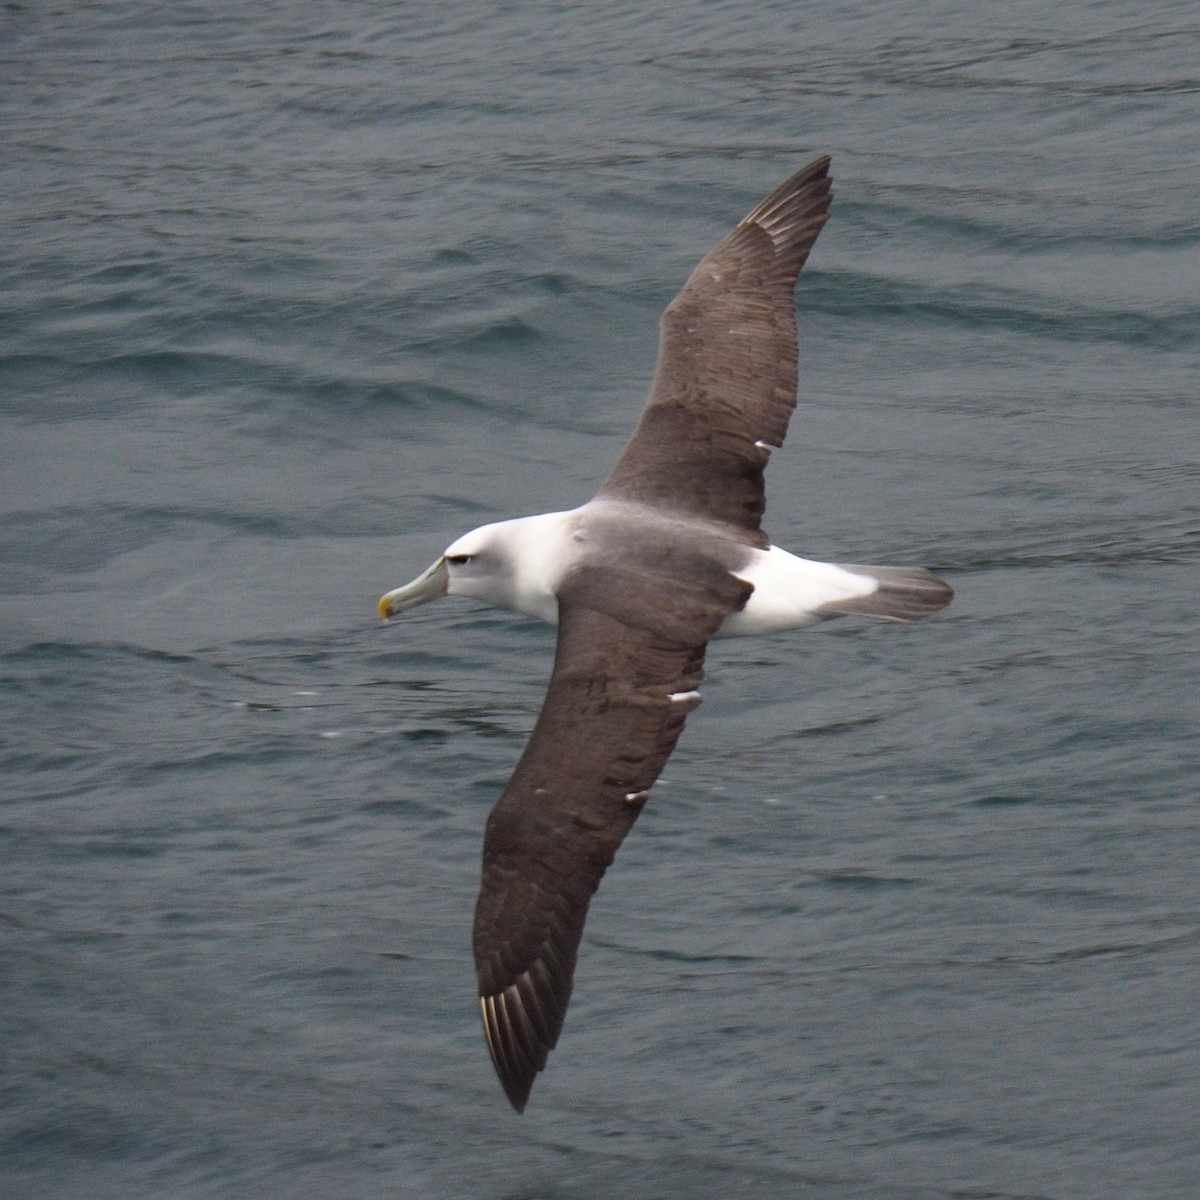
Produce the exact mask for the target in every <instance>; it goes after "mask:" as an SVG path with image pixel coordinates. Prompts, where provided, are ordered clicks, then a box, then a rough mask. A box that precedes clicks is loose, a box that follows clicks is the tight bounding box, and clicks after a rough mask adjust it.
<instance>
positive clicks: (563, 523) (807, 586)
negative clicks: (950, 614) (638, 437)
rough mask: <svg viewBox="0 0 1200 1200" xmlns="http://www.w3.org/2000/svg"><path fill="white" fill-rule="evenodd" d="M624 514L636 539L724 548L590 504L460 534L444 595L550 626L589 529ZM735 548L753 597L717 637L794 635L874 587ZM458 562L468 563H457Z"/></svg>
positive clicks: (604, 529)
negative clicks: (639, 530)
mask: <svg viewBox="0 0 1200 1200" xmlns="http://www.w3.org/2000/svg"><path fill="white" fill-rule="evenodd" d="M635 508H636V509H637V511H636V512H635V511H633V510H634V509H635ZM623 509H628V510H629V512H628V515H629V517H630V518H631V521H632V523H631V535H632V534H634V533H636V524H637V521H639V520H652V521H667V520H670V521H674V522H675V523H678V524H679V526H680V533H681V534H682V535H684V536H686V535H687V534H689V533H691V534H692V535H693V536H695V534H697V533H698V534H700V535H701V536H704V535H708V536H710V537H713V538H714V539H722V540H726V542H727V539H723V537H722V534H721V533H720V531H717V530H714V529H713V528H712V527H710V526H707V525H704V524H703V523H700V522H689V521H684V520H680V519H678V518H663V517H662V516H661V514H656V513H653V511H652V510H645V509H641V508H640V506H632V505H629V506H626V505H621V504H619V503H616V502H613V501H603V500H594V501H592V502H591V503H590V504H585V505H584V506H583V507H582V508H576V509H572V510H570V511H569V512H557V513H542V514H541V515H539V516H533V517H518V518H516V519H514V520H511V521H499V522H497V523H495V524H493V525H482V526H480V527H479V528H478V529H473V530H472V531H471V532H470V533H467V534H464V535H463V536H462V537H461V538H459V539H458V541H456V542H454V543H453V544H452V545H451V546H449V547H448V548H447V549H446V553H445V555H444V561H445V562H446V564H447V567H448V571H449V581H448V583H447V585H446V594H447V595H451V596H471V597H473V598H474V599H476V600H482V601H485V602H486V603H489V604H496V605H500V606H501V607H504V608H511V609H514V610H515V611H516V612H520V613H524V614H525V615H526V616H530V617H534V618H536V619H538V620H540V621H548V622H549V623H550V624H552V625H555V624H557V623H558V597H557V590H558V585H559V583H560V581H561V580H562V579H563V577H564V576H565V575H566V573H567V572H568V571H569V570H570V569H571V567H572V566H573V565H574V564H575V562H576V561H578V559H579V557H580V556H581V555H584V554H586V553H587V551H588V549H589V543H590V542H591V540H592V536H591V531H592V530H593V529H594V530H595V532H596V535H597V536H611V530H612V528H613V523H614V522H619V521H620V520H621V519H622V517H624V516H625V515H626V514H625V512H623V511H622V510H623ZM730 545H733V544H732V543H728V542H727V544H726V546H725V549H726V552H727V553H728V552H730V551H729V547H730ZM733 548H734V550H735V551H736V552H737V553H739V554H744V556H745V560H746V561H744V562H743V563H742V564H741V565H740V566H739V567H738V568H737V569H735V570H733V571H731V574H733V575H735V576H736V577H737V578H738V579H741V580H743V581H745V582H746V583H749V584H752V585H753V587H754V592H753V594H752V595H751V596H750V599H749V601H748V602H747V604H746V607H745V608H744V609H743V610H742V611H741V612H736V613H733V614H731V615H730V616H729V617H728V618H727V619H726V620H725V623H724V624H723V625H722V626H721V628H720V630H718V633H717V636H718V637H739V636H743V635H748V634H756V633H777V632H779V631H781V630H785V629H798V628H800V627H801V626H803V625H810V624H812V623H813V622H814V621H819V620H821V619H822V618H823V617H826V616H831V615H833V613H832V612H830V611H829V609H830V607H831V606H832V607H836V606H837V605H838V604H839V603H842V602H844V601H847V600H852V599H854V598H856V597H863V596H869V595H871V594H872V593H873V592H875V591H877V590H878V588H879V583H878V581H877V580H875V579H874V578H872V577H871V576H869V575H866V574H858V573H856V572H854V571H848V570H846V569H845V568H843V567H839V566H836V565H834V564H833V563H823V562H815V561H813V560H811V559H807V558H798V557H797V556H796V555H794V554H789V553H788V552H787V551H786V550H781V549H780V548H779V547H778V546H771V547H770V548H769V549H767V550H758V549H754V548H752V547H749V546H745V547H742V546H736V545H733ZM463 558H467V559H469V560H470V561H467V562H461V561H456V560H461V559H463ZM822 609H825V611H823V612H822V611H821V610H822Z"/></svg>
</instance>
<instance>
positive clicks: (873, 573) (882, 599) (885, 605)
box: [818, 563, 954, 621]
mask: <svg viewBox="0 0 1200 1200" xmlns="http://www.w3.org/2000/svg"><path fill="white" fill-rule="evenodd" d="M838 566H839V567H841V568H842V570H843V571H852V572H853V573H854V574H855V575H866V576H867V577H868V578H870V579H874V580H875V582H876V583H878V584H879V588H878V590H876V591H874V592H872V593H871V594H870V595H869V596H855V597H854V598H852V599H849V600H838V601H836V602H834V603H830V604H827V605H825V606H824V607H823V608H821V609H819V610H818V611H820V612H824V613H829V614H831V615H832V614H835V613H836V614H839V615H840V614H843V613H845V614H850V613H853V614H855V615H857V616H861V617H877V618H879V619H880V620H883V621H919V620H920V619H921V618H922V617H929V616H932V615H933V614H934V613H935V612H940V611H941V610H942V609H943V608H945V607H946V605H947V604H949V603H950V601H951V600H953V599H954V589H953V588H952V587H951V586H950V585H949V584H948V583H947V582H946V581H945V580H944V579H939V578H938V577H937V576H936V575H935V574H934V573H933V572H932V571H926V570H925V568H924V567H862V566H858V565H856V564H852V563H838Z"/></svg>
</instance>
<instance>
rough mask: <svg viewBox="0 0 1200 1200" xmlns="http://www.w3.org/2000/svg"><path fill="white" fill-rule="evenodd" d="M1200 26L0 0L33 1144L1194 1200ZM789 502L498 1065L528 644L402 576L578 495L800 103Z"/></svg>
mask: <svg viewBox="0 0 1200 1200" xmlns="http://www.w3.org/2000/svg"><path fill="white" fill-rule="evenodd" d="M1198 38H1200V17H1198V16H1197V15H1196V14H1195V13H1193V12H1192V11H1191V10H1190V9H1188V8H1187V7H1186V6H1176V5H1155V4H1147V3H1133V2H1132V0H1114V2H1109V3H1099V2H1096V3H1069V4H1064V5H1044V4H1032V3H1028V2H1027V0H1017V2H1015V3H1013V4H1007V5H1003V6H996V5H985V4H983V3H981V2H980V0H961V2H958V3H950V2H945V0H935V2H934V3H930V4H925V5H921V6H910V5H902V4H895V3H893V4H862V3H855V2H850V0H846V2H837V0H835V2H834V3H831V4H823V5H819V6H812V5H797V4H791V3H788V4H784V3H777V2H767V3H760V4H755V5H749V4H733V3H719V2H703V0H685V2H680V3H675V4H672V5H669V6H667V5H664V6H657V7H655V6H650V5H631V4H621V3H618V4H610V5H603V6H598V5H585V4H579V3H564V4H558V5H547V4H489V5H482V4H475V3H470V2H467V3H461V4H454V5H442V6H430V5H394V4H379V3H367V2H365V0H348V2H346V3H341V4H337V5H317V4H305V3H299V2H297V3H273V4H264V5H259V6H251V7H250V8H247V7H246V6H244V5H234V4H230V3H222V2H214V3H208V4H191V3H189V4H178V5H162V6H150V5H144V4H134V3H118V2H111V3H106V2H98V3H94V4H90V5H74V4H62V3H57V4H56V3H40V4H24V3H13V4H8V5H5V6H4V8H3V11H2V13H0V99H2V101H3V104H2V108H0V112H2V120H0V147H2V153H0V219H2V227H3V230H4V237H3V240H2V241H0V285H2V286H0V504H2V518H0V779H2V781H3V783H2V789H0V1063H2V1072H0V1194H3V1195H4V1196H5V1197H6V1198H7V1197H12V1198H13V1200H18V1198H20V1200H24V1198H26V1197H28V1198H33V1197H37V1198H46V1197H53V1198H75V1197H79V1198H84V1197H86V1198H89V1200H93V1198H105V1197H122V1198H128V1197H143V1196H144V1197H155V1198H156V1200H177V1198H183V1197H187V1198H192V1197H215V1196H221V1197H228V1196H236V1197H280V1196H287V1197H294V1198H308V1197H312V1198H317V1197H328V1196H343V1197H354V1198H359V1197H383V1196H388V1197H410V1196H420V1197H432V1198H434V1200H457V1198H460V1197H489V1198H493V1197H503V1198H505V1200H597V1198H600V1197H625V1198H629V1200H658V1198H665V1197H676V1196H685V1197H695V1198H699V1200H716V1198H718V1197H719V1198H727V1197H754V1198H758V1197H778V1196H782V1195H802V1196H805V1197H811V1198H813V1200H851V1198H853V1200H884V1198H889V1200H890V1198H896V1200H948V1198H949V1197H983V1196H988V1197H1008V1198H1017V1197H1020V1198H1022V1200H1032V1198H1034V1197H1036V1198H1038V1200H1101V1198H1108V1197H1112V1198H1114V1200H1115V1198H1122V1200H1123V1198H1128V1197H1138V1200H1153V1198H1163V1200H1166V1198H1171V1200H1175V1198H1180V1197H1185V1196H1191V1195H1195V1194H1198V1193H1200V1135H1198V1134H1197V1131H1196V1124H1197V1120H1196V1117H1197V1113H1198V1112H1200V1017H1198V1010H1200V1004H1198V1003H1197V999H1198V997H1200V866H1198V864H1200V807H1198V803H1197V800H1198V797H1197V790H1198V789H1197V779H1198V775H1200V750H1198V720H1197V718H1198V717H1200V711H1198V709H1200V705H1198V702H1197V693H1198V689H1197V679H1198V678H1200V637H1198V634H1197V596H1198V595H1200V587H1198V571H1197V567H1198V562H1200V489H1198V483H1200V454H1198V452H1197V444H1198V438H1197V422H1196V408H1197V380H1198V379H1200V299H1198V295H1200V291H1198V287H1197V283H1198V280H1200V213H1198V209H1197V203H1196V194H1197V184H1198V182H1200V180H1198V167H1197V154H1196V148H1197V146H1198V145H1200V67H1198V66H1197V63H1198V62H1200V58H1198V57H1197V54H1196V46H1197V44H1198ZM821 152H829V153H831V154H832V155H833V160H834V164H833V173H834V176H835V192H836V200H835V205H834V210H833V217H832V220H831V221H830V223H829V224H828V225H827V226H826V228H825V230H824V231H823V233H822V235H821V238H820V241H819V243H818V245H817V248H816V251H815V253H814V255H813V258H812V260H811V262H810V264H809V266H808V268H807V269H806V271H805V274H804V277H803V279H802V282H801V287H800V289H799V292H798V304H799V313H800V338H801V356H802V363H801V401H800V405H799V408H798V410H797V415H796V418H795V420H794V421H793V424H792V432H791V436H790V439H789V441H788V444H787V446H786V448H785V449H784V450H783V451H781V452H780V453H778V454H776V455H775V460H774V462H773V464H772V469H771V473H770V478H769V486H770V493H769V501H770V503H769V508H768V526H767V527H768V530H769V532H770V533H771V535H772V537H773V538H774V540H775V541H777V542H778V543H780V544H782V545H784V546H787V547H788V548H790V549H792V550H794V551H796V552H798V553H802V554H806V555H810V556H813V557H818V558H832V559H837V560H841V561H865V562H896V563H914V564H923V565H928V566H931V567H934V568H936V569H937V570H939V571H940V572H942V573H943V574H944V575H945V576H946V577H947V578H949V579H950V580H951V581H952V582H953V584H954V586H955V587H956V589H957V592H958V595H957V599H956V601H955V603H954V605H953V607H952V608H950V609H949V610H948V611H947V612H946V613H945V614H944V615H943V616H942V617H940V618H938V619H936V620H934V621H931V622H929V623H926V624H923V625H920V626H916V627H911V628H892V627H881V626H873V625H870V624H868V623H864V622H857V623H855V622H850V621H843V622H831V623H828V624H826V625H824V626H822V627H821V628H820V629H819V630H816V631H813V632H806V633H801V634H791V635H783V636H778V637H773V638H767V639H762V640H755V641H750V640H740V641H736V642H727V643H722V644H718V645H716V646H714V647H713V648H712V650H711V652H710V655H709V660H708V679H707V682H706V685H705V703H704V705H703V706H702V707H701V708H700V710H699V711H698V712H697V713H695V714H694V715H693V716H692V717H691V719H690V721H689V727H688V730H687V731H686V732H685V734H684V737H683V739H682V741H681V743H680V746H679V748H678V750H677V752H676V754H675V755H674V757H673V758H672V760H671V762H670V763H669V764H668V767H667V770H666V772H665V773H664V776H663V779H662V781H661V782H660V784H659V786H658V787H657V788H656V789H655V795H654V802H653V804H651V805H650V806H649V807H648V808H647V810H646V812H645V813H644V814H643V816H642V818H641V820H640V821H639V824H638V826H637V827H636V828H635V830H634V831H633V833H632V834H631V836H630V837H629V839H628V840H627V842H626V843H625V845H624V847H623V848H622V851H621V854H620V856H619V857H618V860H617V862H616V864H615V865H614V867H613V868H612V870H611V871H610V873H609V875H608V877H607V878H606V880H605V883H604V885H603V886H602V888H601V891H600V893H599V894H598V896H597V899H596V902H595V903H594V905H593V909H592V915H591V918H590V921H589V924H588V928H587V931H586V934H585V937H584V942H583V947H582V952H581V957H580V966H579V971H578V975H577V981H576V991H575V997H574V1000H573V1004H572V1008H571V1011H570V1013H569V1015H568V1020H567V1025H566V1029H565V1032H564V1035H563V1038H562V1041H561V1042H560V1045H559V1047H558V1049H557V1050H556V1051H555V1053H554V1054H553V1055H552V1057H551V1061H550V1065H549V1067H548V1069H547V1071H546V1072H545V1073H544V1075H543V1076H542V1077H541V1078H540V1080H539V1082H538V1084H537V1086H536V1088H535V1090H534V1093H533V1098H532V1101H531V1103H530V1106H529V1109H528V1111H527V1113H526V1115H525V1116H523V1117H518V1116H516V1115H515V1114H514V1113H513V1112H512V1111H511V1110H510V1109H509V1107H508V1105H507V1103H506V1101H505V1099H504V1097H503V1094H502V1093H501V1091H500V1089H499V1087H498V1085H497V1083H496V1081H495V1079H494V1077H493V1074H492V1069H491V1066H490V1064H489V1062H488V1059H487V1054H486V1051H485V1049H484V1046H483V1042H482V1037H481V1035H480V1031H479V1028H478V1018H477V1008H476V1001H475V995H474V981H473V971H472V967H471V960H470V945H469V943H470V921H471V913H472V905H473V902H474V893H475V887H476V883H477V877H478V857H479V847H480V841H481V835H482V828H483V822H484V819H485V816H486V813H487V811H488V808H489V806H490V804H491V803H492V802H493V801H494V799H495V797H496V796H497V795H498V793H499V791H500V790H501V788H502V787H503V785H504V783H505V781H506V779H507V777H508V774H509V772H510V770H511V768H512V766H513V764H514V762H515V761H516V758H517V756H518V754H519V752H520V749H521V747H522V745H523V742H524V739H525V737H526V736H527V734H528V731H529V729H530V727H531V726H532V723H533V721H534V718H535V716H536V714H537V710H538V706H539V704H540V701H541V696H542V691H543V687H544V683H545V679H546V676H547V674H548V671H549V667H550V662H551V657H552V654H553V633H552V631H550V630H549V629H546V628H542V627H538V626H536V625H533V624H531V623H530V622H528V621H525V620H523V619H521V618H519V617H516V616H514V615H511V614H507V613H501V612H495V611H489V610H484V609H480V608H477V607H473V606H472V605H470V604H469V603H467V602H463V601H457V602H449V601H448V602H446V603H444V604H440V605H431V606H429V607H427V608H423V609H420V610H417V611H415V612H413V613H411V614H408V615H406V616H405V617H404V618H402V619H400V620H397V621H394V622H392V623H391V624H390V625H388V626H382V625H380V624H379V622H378V621H377V619H376V617H375V613H374V603H375V600H376V598H377V597H378V595H379V594H380V592H382V591H384V590H386V589H387V588H390V587H392V586H395V585H396V584H398V583H400V582H403V581H404V580H406V579H408V578H411V577H412V576H413V575H415V574H416V573H417V572H418V571H419V570H421V569H422V568H423V567H424V566H425V565H426V564H427V563H428V562H429V561H431V560H432V559H433V558H434V557H435V555H436V554H437V553H438V552H439V551H440V550H441V549H442V547H443V546H444V545H445V544H447V543H448V542H449V541H450V540H451V539H452V538H453V537H454V536H455V535H456V534H457V533H458V532H460V531H462V530H463V529H465V528H468V527H470V526H473V525H476V524H480V523H482V522H484V521H486V520H491V519H496V518H499V517H504V516H509V515H515V514H519V513H524V512H531V511H534V512H536V511H544V510H547V509H553V508H564V507H571V506H573V505H575V504H578V503H580V502H582V501H583V500H585V499H587V498H588V497H589V496H590V495H591V493H592V491H593V489H594V488H595V486H596V484H597V483H598V481H599V480H600V479H601V478H602V477H603V475H604V473H605V471H606V470H607V467H608V464H610V463H611V461H612V459H613V458H614V456H615V454H616V453H617V452H618V450H619V448H620V446H621V445H622V443H623V439H624V438H625V436H626V435H627V434H628V431H629V429H630V428H631V426H632V424H633V422H634V420H635V418H636V415H637V413H638V411H639V408H640V405H641V402H642V397H643V396H644V393H645V388H646V385H647V383H648V379H649V375H650V371H651V367H652V363H653V356H654V350H655V341H656V320H657V315H658V313H659V312H660V311H661V309H662V307H663V305H664V304H665V303H666V302H667V301H668V300H669V299H670V297H671V295H672V294H673V293H674V291H675V289H676V288H677V287H678V286H679V284H680V283H681V282H682V280H683V279H684V278H685V277H686V275H687V273H688V271H689V270H690V269H691V267H692V265H693V264H694V263H695V261H696V260H697V259H698V258H699V257H700V255H701V254H702V253H704V252H705V251H706V250H707V249H708V248H709V246H710V245H712V244H713V243H714V242H715V241H716V240H717V239H718V238H719V237H720V236H721V235H722V234H723V233H724V232H725V231H726V230H727V229H728V228H729V227H731V226H732V224H733V223H734V222H735V221H736V220H737V219H738V218H739V217H740V216H741V215H742V214H743V213H744V212H745V211H746V210H747V209H748V208H749V207H750V206H751V205H752V204H753V203H754V202H755V201H756V200H758V199H759V198H760V197H761V196H762V195H764V194H765V193H766V192H767V191H768V190H769V189H770V188H772V187H773V186H774V185H775V184H776V183H778V182H779V181H780V180H781V179H782V178H783V177H784V176H785V175H787V174H788V173H790V172H791V171H792V170H794V169H795V168H796V167H797V166H799V165H800V164H802V163H803V162H805V161H807V160H808V159H809V158H810V157H812V156H813V155H815V154H817V153H821Z"/></svg>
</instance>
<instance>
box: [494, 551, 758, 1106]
mask: <svg viewBox="0 0 1200 1200" xmlns="http://www.w3.org/2000/svg"><path fill="white" fill-rule="evenodd" d="M704 575H705V576H706V577H705V578H703V579H701V578H695V579H694V582H695V584H696V586H695V587H694V588H692V589H690V590H689V589H680V588H678V587H675V588H671V589H670V590H664V591H663V594H662V595H661V596H647V595H646V588H647V586H648V585H647V581H646V579H645V577H644V576H636V575H634V574H632V573H626V572H624V571H621V570H619V569H618V570H612V569H605V570H599V569H595V568H593V569H590V570H588V569H584V570H580V571H577V572H576V573H575V575H574V576H572V577H571V578H569V579H568V580H567V581H566V582H565V583H564V585H563V586H562V587H561V588H560V590H559V610H560V612H559V633H558V650H557V654H556V656H555V663H554V671H553V674H552V676H551V679H550V685H549V689H548V691H547V694H546V700H545V703H544V704H543V706H542V711H541V714H540V715H539V717H538V720H537V723H536V725H535V726H534V729H533V733H532V735H531V736H530V739H529V744H528V745H527V746H526V748H525V752H524V753H523V754H522V756H521V759H520V761H519V762H518V764H517V767H516V770H515V772H514V774H513V777H512V780H511V781H510V782H509V785H508V787H507V788H506V789H505V791H504V794H503V795H502V796H501V797H500V799H499V801H498V802H497V804H496V806H495V808H494V809H493V810H492V812H491V815H490V816H489V818H488V822H487V830H486V834H485V837H484V846H483V876H482V883H481V888H480V893H479V901H478V904H477V906H476V909H475V932H474V947H475V965H476V969H477V971H478V975H479V993H480V1005H481V1008H482V1014H483V1026H484V1032H485V1034H486V1037H487V1043H488V1049H489V1051H490V1052H491V1056H492V1062H493V1063H494V1065H495V1067H496V1072H497V1074H498V1075H499V1076H500V1082H501V1084H502V1085H503V1086H504V1090H505V1092H506V1093H507V1095H508V1098H509V1100H510V1101H511V1102H512V1104H513V1106H514V1107H515V1108H516V1109H517V1111H518V1112H520V1111H523V1110H524V1108H525V1103H526V1101H527V1100H528V1098H529V1092H530V1090H531V1088H532V1087H533V1082H534V1079H535V1077H536V1076H537V1073H538V1072H539V1071H540V1070H541V1069H542V1068H543V1067H544V1066H545V1065H546V1058H547V1056H548V1055H549V1053H550V1051H551V1049H553V1047H554V1045H555V1043H556V1042H557V1041H558V1035H559V1032H560V1030H561V1029H562V1024H563V1018H564V1016H565V1015H566V1010H567V1002H568V1000H569V999H570V995H571V982H572V976H573V973H574V969H575V956H576V952H577V950H578V948H579V940H580V937H581V936H582V933H583V923H584V920H585V918H586V916H587V910H588V904H589V902H590V900H591V898H592V894H593V893H594V892H595V890H596V887H597V885H598V884H599V883H600V879H601V876H603V874H604V872H605V870H606V868H607V867H608V865H609V863H611V862H612V860H613V856H614V855H615V854H616V852H617V848H618V847H619V846H620V844H621V841H622V839H623V838H624V837H625V835H626V834H627V833H628V832H629V829H630V827H631V826H632V825H633V823H634V821H635V820H637V817H638V814H639V813H640V812H641V810H642V807H643V805H644V804H645V802H646V800H647V798H648V791H649V788H650V787H651V785H652V784H653V783H654V781H655V780H656V779H657V778H658V775H659V772H660V771H661V770H662V768H663V765H664V763H665V762H666V761H667V758H668V756H669V755H670V753H671V751H672V750H673V749H674V746H675V743H676V741H677V740H678V738H679V734H680V732H681V730H682V729H683V723H684V720H685V718H686V717H687V714H688V713H689V712H690V711H691V710H692V709H693V708H695V707H696V705H697V704H698V703H699V701H700V697H699V694H698V692H697V690H696V689H697V688H698V687H699V684H700V680H701V677H702V675H703V663H704V651H705V647H706V645H707V642H708V639H709V638H710V637H711V636H712V634H713V633H714V632H715V631H716V629H717V628H718V626H719V625H720V623H721V621H722V620H723V619H724V617H725V616H726V615H727V614H728V613H729V612H732V611H734V610H736V609H738V608H740V607H741V606H742V605H743V604H744V603H745V601H746V597H747V595H748V593H749V587H748V585H746V584H744V583H742V582H741V581H740V580H737V579H735V578H733V577H732V576H731V575H729V574H728V573H727V572H725V571H723V570H720V569H718V568H716V567H713V568H711V569H710V570H706V571H705V572H704Z"/></svg>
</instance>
